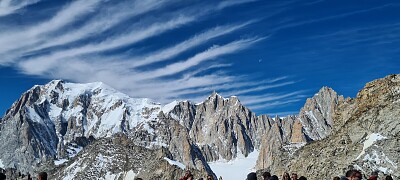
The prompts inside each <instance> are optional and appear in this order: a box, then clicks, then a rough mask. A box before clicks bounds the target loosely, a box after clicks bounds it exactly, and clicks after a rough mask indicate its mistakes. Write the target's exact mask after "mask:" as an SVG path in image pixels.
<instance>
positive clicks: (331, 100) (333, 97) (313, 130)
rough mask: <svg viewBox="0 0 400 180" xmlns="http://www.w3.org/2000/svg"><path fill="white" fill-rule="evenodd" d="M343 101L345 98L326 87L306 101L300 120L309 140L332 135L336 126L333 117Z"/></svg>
mask: <svg viewBox="0 0 400 180" xmlns="http://www.w3.org/2000/svg"><path fill="white" fill-rule="evenodd" d="M343 100H344V98H343V96H339V95H338V94H337V93H336V92H335V91H334V90H333V89H332V88H329V87H326V86H324V87H322V88H321V89H320V90H319V91H318V93H317V94H315V95H314V96H313V97H312V98H308V99H307V100H306V103H305V104H304V106H303V108H301V110H300V113H299V120H300V122H301V124H302V125H303V128H304V130H305V133H306V135H307V136H308V138H309V140H319V139H323V138H325V137H327V136H328V135H329V134H330V133H331V131H332V129H333V125H334V122H333V120H332V116H333V115H334V113H335V110H336V109H337V105H338V103H339V101H343Z"/></svg>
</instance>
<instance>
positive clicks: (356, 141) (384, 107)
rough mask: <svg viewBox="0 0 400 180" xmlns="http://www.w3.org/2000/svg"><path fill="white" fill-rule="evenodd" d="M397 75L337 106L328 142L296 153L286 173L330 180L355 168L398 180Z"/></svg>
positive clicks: (372, 84)
mask: <svg viewBox="0 0 400 180" xmlns="http://www.w3.org/2000/svg"><path fill="white" fill-rule="evenodd" d="M399 117H400V75H390V76H387V77H385V78H382V79H378V80H375V81H372V82H370V83H368V84H366V86H365V87H364V88H363V89H362V90H361V91H359V93H358V94H357V97H356V98H355V99H347V100H346V101H344V102H343V103H340V104H339V106H338V109H337V111H336V113H335V114H334V116H333V119H334V122H335V124H337V125H340V126H339V127H337V128H335V129H336V130H335V131H334V132H333V133H332V135H330V136H328V137H327V138H325V139H323V140H320V141H316V142H313V143H310V144H308V145H306V146H304V147H303V148H301V149H300V150H299V151H297V152H296V154H295V156H293V157H294V158H293V159H292V160H291V162H290V163H289V166H288V169H290V170H292V171H296V172H299V173H300V174H304V175H306V176H308V177H310V178H311V179H318V178H319V177H327V179H329V178H332V177H333V176H336V175H342V174H344V172H345V171H346V170H348V169H349V168H355V169H359V170H361V171H362V173H363V174H365V175H368V174H370V173H371V172H372V171H380V173H387V174H392V175H393V176H394V177H397V178H398V177H400V174H399V172H400V169H399V163H400V156H398V153H399V152H400V149H399V143H400V138H399V137H400V119H399Z"/></svg>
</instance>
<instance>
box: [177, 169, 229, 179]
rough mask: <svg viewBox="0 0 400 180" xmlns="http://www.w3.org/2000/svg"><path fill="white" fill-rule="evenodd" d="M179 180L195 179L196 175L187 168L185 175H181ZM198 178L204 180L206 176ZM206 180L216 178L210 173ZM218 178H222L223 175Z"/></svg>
mask: <svg viewBox="0 0 400 180" xmlns="http://www.w3.org/2000/svg"><path fill="white" fill-rule="evenodd" d="M179 180H194V176H193V174H192V172H190V171H189V170H187V171H186V173H185V175H184V176H183V177H181V178H180V179H179ZM198 180H204V178H199V179H198ZM206 180H214V177H213V175H211V174H208V175H207V177H206ZM218 180H222V177H221V176H220V177H219V178H218Z"/></svg>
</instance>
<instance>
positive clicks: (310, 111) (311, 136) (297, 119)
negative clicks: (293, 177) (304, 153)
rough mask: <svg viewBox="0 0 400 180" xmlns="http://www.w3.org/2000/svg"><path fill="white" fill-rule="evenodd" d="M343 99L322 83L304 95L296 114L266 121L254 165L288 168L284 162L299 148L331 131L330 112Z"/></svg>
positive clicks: (285, 169) (276, 169)
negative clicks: (317, 90)
mask: <svg viewBox="0 0 400 180" xmlns="http://www.w3.org/2000/svg"><path fill="white" fill-rule="evenodd" d="M343 101H344V100H343V97H342V96H338V95H337V93H336V92H335V91H333V90H332V89H331V88H328V87H323V88H321V89H320V90H319V92H318V93H317V94H315V95H314V96H313V97H312V98H309V99H307V101H306V103H305V104H304V106H303V108H301V110H300V112H299V115H298V116H288V117H285V118H279V117H275V118H274V120H273V121H271V120H270V121H268V122H269V124H270V126H269V128H266V129H267V130H266V133H265V134H264V135H263V139H264V141H262V145H261V148H260V154H259V156H258V160H257V164H256V169H265V170H268V171H271V172H274V173H276V174H282V173H283V172H285V171H288V169H287V164H288V163H289V161H290V159H291V158H293V157H294V156H295V155H294V153H295V152H296V151H297V150H298V149H299V148H301V147H302V146H304V145H306V143H309V142H312V141H315V140H319V139H323V138H326V137H327V136H329V135H330V133H331V132H332V131H333V129H334V126H335V125H334V121H333V117H332V116H333V115H334V114H335V113H336V109H337V106H338V104H339V102H343Z"/></svg>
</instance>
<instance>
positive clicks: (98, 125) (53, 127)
mask: <svg viewBox="0 0 400 180" xmlns="http://www.w3.org/2000/svg"><path fill="white" fill-rule="evenodd" d="M392 85H393V84H392ZM394 85H396V84H394ZM374 86H375V85H374ZM392 91H393V90H392ZM394 91H395V90H394ZM378 92H379V93H389V91H383V92H380V91H378ZM374 93H375V92H374ZM372 94H373V93H372ZM371 96H372V95H371ZM363 97H364V96H363ZM358 99H363V100H368V101H369V100H370V99H371V98H370V97H369V96H366V97H364V98H358V97H357V98H356V99H349V98H348V99H344V98H343V97H342V96H338V95H337V94H336V92H334V91H333V90H332V89H330V88H327V87H323V88H322V89H321V90H320V91H319V92H318V93H317V94H316V95H315V96H314V97H312V98H310V99H307V101H306V103H305V105H304V107H303V108H302V109H301V110H300V113H299V115H298V116H288V117H284V118H280V117H275V118H271V117H269V116H267V115H260V116H256V114H255V113H253V112H251V111H250V110H249V109H248V108H246V107H245V106H243V105H242V104H241V102H240V101H239V99H238V98H237V97H235V96H232V97H230V98H224V97H222V96H220V95H219V94H217V93H215V92H214V93H212V94H211V95H210V96H209V97H208V98H207V99H206V100H205V101H203V102H202V103H198V104H193V103H191V102H190V101H182V102H176V101H175V102H172V103H171V104H168V105H166V106H161V105H160V104H158V103H154V102H152V101H151V100H149V99H135V98H130V97H128V96H126V95H124V94H122V93H119V92H117V91H115V90H113V89H112V88H109V87H108V86H106V85H104V84H102V83H90V84H73V83H65V82H63V81H52V82H50V83H49V84H47V85H44V86H35V87H33V88H32V89H30V90H29V91H28V92H27V93H24V94H23V95H22V96H21V98H20V99H19V100H18V101H17V102H15V103H14V104H13V106H12V107H11V108H10V109H9V110H8V111H7V113H6V114H5V116H4V118H3V120H1V121H0V144H1V145H0V148H1V149H2V150H4V153H3V154H2V155H0V160H1V161H2V164H3V166H5V167H8V168H10V167H11V168H17V169H18V170H20V171H22V172H36V171H38V170H39V169H33V168H32V164H33V165H35V167H39V166H41V167H42V169H43V167H47V169H52V168H54V166H55V164H54V162H56V164H59V163H60V161H63V160H65V161H66V162H64V163H61V165H60V167H59V168H58V169H59V171H57V172H61V174H58V175H57V178H61V177H67V174H71V173H72V172H75V170H72V171H71V167H70V168H67V167H69V166H66V165H67V164H70V165H71V164H74V163H78V164H81V165H83V164H85V163H84V162H91V161H89V160H85V158H86V157H91V158H90V159H92V160H93V159H96V158H94V155H93V154H91V153H90V151H91V150H87V148H89V147H91V145H93V144H96V143H98V142H103V141H104V140H102V139H107V138H109V139H108V140H107V142H109V141H112V139H113V138H115V137H116V136H117V134H122V135H123V136H126V138H127V139H128V140H129V142H131V143H132V145H129V146H127V147H131V146H132V147H133V146H137V147H138V148H144V149H143V151H145V150H146V151H147V150H148V151H149V152H148V153H150V154H151V153H152V152H159V151H160V149H163V150H162V152H165V154H163V155H160V156H155V157H158V160H156V159H151V158H150V159H148V160H149V161H157V162H158V161H160V159H159V158H160V157H161V156H165V157H168V158H169V159H170V160H171V161H172V159H173V161H176V162H179V163H182V164H183V165H184V166H185V167H186V168H190V169H193V171H196V172H198V173H202V174H205V173H212V170H211V169H210V167H209V166H208V164H207V162H210V161H216V160H219V159H221V158H222V159H225V160H232V159H235V158H236V157H237V156H238V155H239V154H243V155H244V156H247V155H248V154H249V153H250V152H252V151H253V150H254V149H258V150H259V158H258V160H257V165H256V168H257V169H268V170H270V171H272V172H275V173H276V174H280V173H281V172H283V171H287V170H289V169H290V170H291V168H292V167H293V169H296V171H297V170H298V172H303V171H302V170H301V168H297V166H296V163H294V162H297V160H298V159H296V160H294V159H295V158H297V156H299V154H300V158H301V157H302V153H306V152H308V151H307V150H305V149H308V148H310V147H312V146H315V145H314V144H318V143H320V141H327V140H328V139H330V138H332V137H331V136H333V135H331V134H335V133H338V132H340V131H341V130H342V126H344V125H346V124H348V123H349V122H352V121H353V120H351V119H355V118H356V116H355V115H359V116H361V115H360V114H363V113H365V112H367V111H368V110H370V109H371V108H372V109H373V108H374V107H375V106H381V104H380V103H381V102H378V103H375V104H373V105H368V104H367V105H365V103H364V102H363V101H361V100H358ZM357 102H358V103H357ZM382 103H384V102H382ZM360 104H364V105H362V107H364V106H365V107H364V108H363V109H364V110H362V111H361V112H360V111H359V106H360ZM366 107H368V108H366ZM355 109H356V110H355ZM392 114H393V113H392ZM390 117H391V116H390ZM366 118H375V117H374V116H368V117H366ZM373 123H376V122H373ZM373 123H370V125H371V126H372V125H373ZM391 125H395V124H393V123H392V124H391ZM357 134H358V135H357ZM350 137H351V138H353V139H354V138H355V137H357V138H360V139H363V138H364V140H361V141H371V139H365V138H369V137H372V139H373V138H375V139H379V140H375V141H374V143H377V144H378V143H383V142H386V141H389V140H391V141H392V140H393V139H392V138H388V137H389V136H387V135H385V134H378V133H375V134H373V133H372V134H371V133H364V134H362V133H361V134H360V133H357V132H354V133H353V134H352V136H349V138H350ZM351 138H350V139H351ZM9 139H11V140H12V141H10V140H9ZM128 140H127V141H128ZM124 141H125V140H124ZM314 141H316V142H314ZM10 142H18V143H14V145H13V144H12V143H10ZM346 142H347V140H346ZM307 143H308V144H309V145H308V144H307ZM340 143H342V141H340ZM111 144H112V143H111ZM306 144H307V145H306ZM97 145H99V144H97ZM304 145H306V146H304ZM391 145H392V146H393V147H395V145H396V141H393V142H392V144H391ZM112 146H118V145H115V144H114V145H112ZM303 146H304V147H303ZM316 147H317V146H316ZM316 147H313V148H311V149H309V150H310V151H311V150H315V148H316ZM299 148H300V151H297V150H298V149H299ZM105 149H107V148H105ZM117 149H118V148H117ZM119 149H123V147H119ZM362 149H363V148H362ZM15 150H16V151H15ZM92 150H93V152H95V151H94V149H93V148H92ZM14 151H15V154H13V153H14ZM119 151H122V150H118V152H119ZM126 151H129V150H126ZM96 152H97V151H96ZM116 152H117V151H116ZM322 152H324V151H322ZM362 152H363V153H364V154H363V155H361V156H360V157H358V159H355V160H354V162H357V163H359V164H355V163H353V164H352V165H353V166H359V167H361V168H364V167H367V166H369V167H375V169H376V168H378V169H379V168H381V169H382V168H387V172H389V170H392V171H393V169H395V168H394V167H395V166H396V167H397V161H393V160H391V159H392V158H389V160H390V161H388V162H386V161H385V162H386V163H389V164H392V165H393V167H391V168H389V167H386V166H385V167H377V166H376V161H377V158H376V157H378V158H379V157H383V158H385V157H392V155H393V154H394V152H386V151H385V152H384V155H382V154H381V155H379V153H380V152H382V151H381V149H379V148H378V149H377V146H373V147H367V148H364V150H363V151H362ZM104 153H105V151H104ZM104 153H103V154H104ZM146 153H147V152H146ZM83 154H86V155H83ZM156 154H157V153H156ZM278 154H279V155H278ZM306 154H307V153H306ZM376 154H378V155H376ZM153 155H154V154H153ZM312 155H313V154H312V153H311V155H310V154H307V156H311V157H312ZM384 156H385V157H384ZM143 157H146V158H147V157H149V156H145V155H144V156H143ZM368 158H370V159H373V160H371V161H369V160H368V162H366V161H367V160H365V159H368ZM116 159H118V158H116ZM54 160H55V161H54ZM68 160H69V161H68ZM110 162H111V164H113V163H116V162H117V161H114V160H112V161H110ZM93 163H95V161H93ZM96 163H97V161H96ZM125 163H126V162H125ZM382 163H384V162H383V161H382ZM86 164H87V163H86ZM288 164H289V165H290V168H289V169H288V167H287V166H288ZM344 164H345V163H344ZM170 165H171V164H170ZM347 165H348V163H347ZM81 167H82V166H81ZM172 167H175V169H176V166H173V165H171V167H166V166H165V167H163V168H165V169H168V170H171V173H167V174H168V175H166V177H167V176H168V177H173V176H174V177H175V175H176V174H174V173H175V172H178V171H176V170H173V169H174V168H172ZM130 168H131V167H130ZM131 169H132V171H131V172H130V173H135V174H138V173H140V172H139V171H138V170H137V169H135V168H131ZM143 169H154V166H153V165H151V164H147V165H146V167H143ZM156 169H157V168H156ZM178 169H179V168H178ZM316 169H317V168H316ZM367 169H368V168H367ZM370 169H371V168H370ZM368 170H369V169H368ZM382 170H384V169H382ZM80 171H81V173H89V174H93V173H95V172H92V169H90V168H89V169H85V168H83V169H80ZM110 172H112V173H111V174H104V173H99V172H97V171H96V173H97V174H96V176H100V177H101V178H105V177H106V176H107V177H110V178H111V176H112V177H113V178H111V179H123V177H124V176H125V175H126V173H128V172H129V171H127V169H119V170H115V171H114V170H110ZM142 172H144V171H142ZM179 172H181V171H179ZM63 173H64V175H63ZM73 174H75V175H76V177H75V178H81V176H80V175H79V174H80V173H73ZM124 174H125V175H124ZM145 176H146V177H147V175H145ZM82 177H83V176H82ZM143 177H144V176H143ZM149 177H150V176H149ZM310 177H312V176H310Z"/></svg>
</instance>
